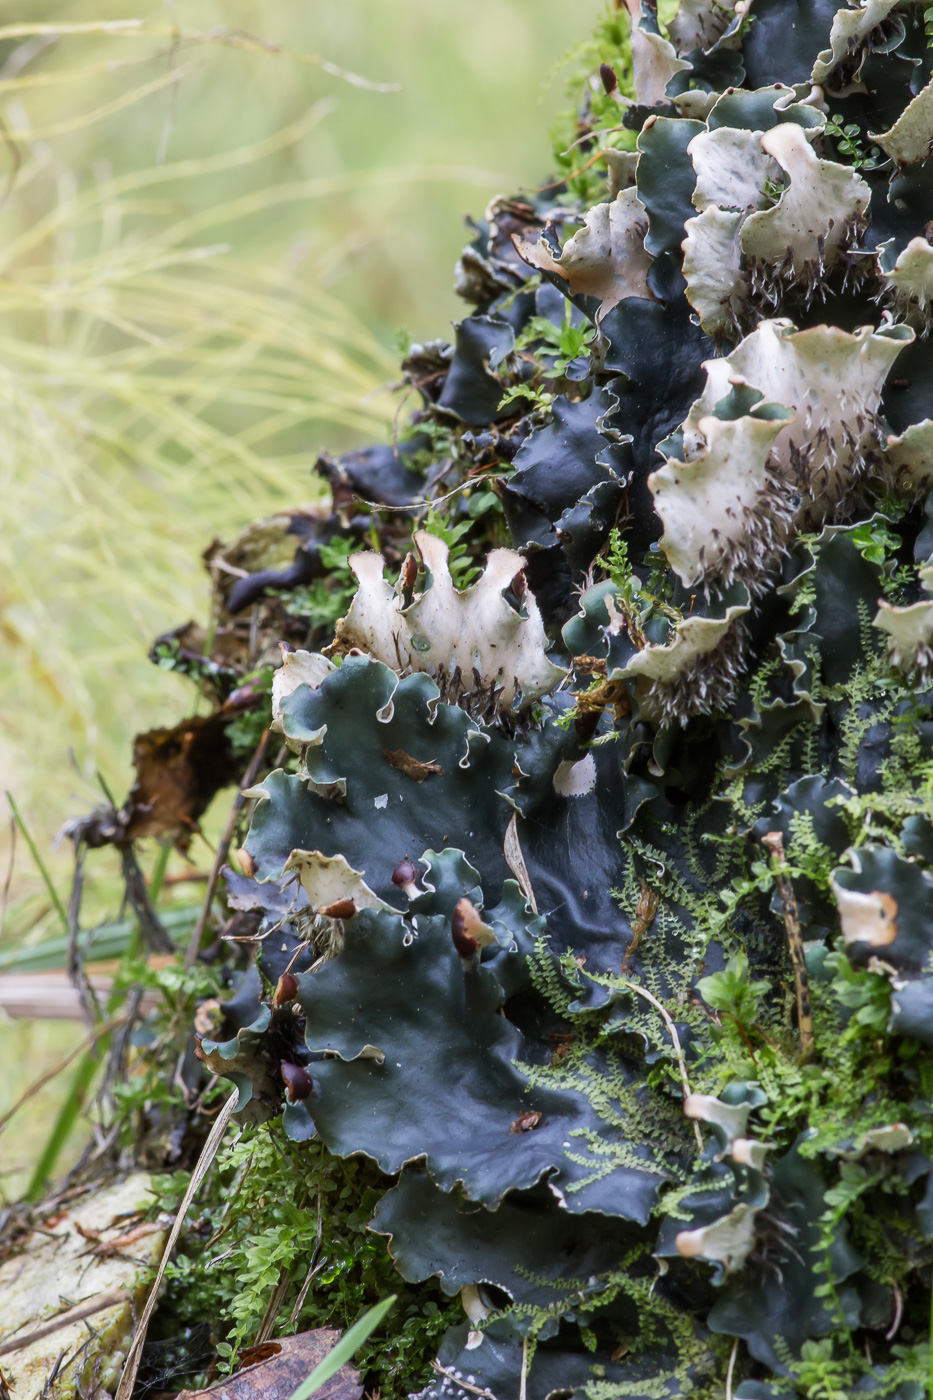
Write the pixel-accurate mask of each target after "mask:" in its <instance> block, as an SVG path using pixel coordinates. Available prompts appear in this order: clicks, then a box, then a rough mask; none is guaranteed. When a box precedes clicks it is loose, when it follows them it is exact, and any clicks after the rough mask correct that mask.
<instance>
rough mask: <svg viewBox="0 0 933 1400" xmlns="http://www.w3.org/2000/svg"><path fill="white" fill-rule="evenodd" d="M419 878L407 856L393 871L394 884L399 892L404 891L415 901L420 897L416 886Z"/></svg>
mask: <svg viewBox="0 0 933 1400" xmlns="http://www.w3.org/2000/svg"><path fill="white" fill-rule="evenodd" d="M417 876H418V872H417V870H416V869H415V867H414V865H413V864H412V862H411V861H410V860H409V859H408V856H406V857H405V859H404V860H400V861H399V863H398V865H397V866H396V867H395V869H394V870H393V871H392V883H393V885H394V886H395V888H396V889H397V890H404V891H405V893H406V894H407V895H408V898H409V899H415V898H416V897H417V895H418V886H417V885H416V884H415V880H416V879H417Z"/></svg>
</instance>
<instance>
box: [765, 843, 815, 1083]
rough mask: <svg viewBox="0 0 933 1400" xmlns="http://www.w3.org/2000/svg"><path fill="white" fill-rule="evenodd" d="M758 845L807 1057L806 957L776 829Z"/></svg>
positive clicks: (809, 1019) (811, 1045) (811, 1042)
mask: <svg viewBox="0 0 933 1400" xmlns="http://www.w3.org/2000/svg"><path fill="white" fill-rule="evenodd" d="M761 844H762V845H763V846H764V848H765V850H766V851H767V852H768V853H769V855H770V856H771V858H772V859H771V868H772V870H773V871H774V883H775V884H776V885H777V892H778V896H779V898H780V901H781V908H782V910H783V911H784V930H785V932H786V934H787V946H788V948H789V949H790V961H791V966H792V967H793V969H794V985H795V987H796V991H797V1030H798V1032H799V1034H800V1054H801V1057H802V1059H804V1060H809V1059H810V1057H811V1055H812V1054H813V1050H814V1037H813V1016H812V1014H811V1011H810V983H809V981H808V979H807V960H806V958H805V957H804V952H803V939H802V938H801V937H800V914H799V913H798V911H797V900H796V897H795V895H794V887H793V885H792V884H791V882H790V876H789V875H788V874H787V870H786V865H787V859H786V857H785V855H784V839H783V837H782V836H781V833H780V832H779V831H769V832H768V833H767V835H766V836H762V838H761Z"/></svg>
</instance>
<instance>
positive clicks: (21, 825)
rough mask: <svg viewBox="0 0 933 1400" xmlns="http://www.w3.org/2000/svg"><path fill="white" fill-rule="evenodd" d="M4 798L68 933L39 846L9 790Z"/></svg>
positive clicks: (66, 916)
mask: <svg viewBox="0 0 933 1400" xmlns="http://www.w3.org/2000/svg"><path fill="white" fill-rule="evenodd" d="M6 800H7V802H9V804H10V810H11V812H12V813H13V820H14V821H15V822H16V825H17V826H18V827H19V829H20V831H21V832H22V836H23V840H24V841H25V842H26V845H27V846H28V847H29V849H30V851H31V852H32V858H33V860H34V861H35V862H36V865H37V866H38V867H39V874H40V875H41V876H42V879H43V880H44V882H45V888H46V889H47V890H48V892H49V898H50V899H51V901H52V903H53V904H54V905H55V908H56V909H57V910H58V917H59V918H60V919H61V921H62V928H63V929H64V930H65V933H66V934H67V933H68V915H67V914H66V913H65V906H64V904H62V902H61V900H60V899H59V896H58V890H57V889H56V888H55V886H54V885H53V884H52V877H51V875H50V874H49V872H48V871H47V870H46V868H45V862H44V861H43V859H42V857H41V856H40V854H39V848H38V846H37V845H36V843H35V841H33V839H32V837H31V836H30V834H29V830H28V828H27V826H26V823H25V822H24V821H23V818H22V817H21V815H20V810H19V808H18V807H17V805H16V803H15V801H14V800H13V794H12V793H11V792H9V791H8V792H7V795H6Z"/></svg>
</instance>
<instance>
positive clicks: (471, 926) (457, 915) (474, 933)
mask: <svg viewBox="0 0 933 1400" xmlns="http://www.w3.org/2000/svg"><path fill="white" fill-rule="evenodd" d="M450 935H451V938H452V939H453V943H454V947H455V948H456V950H457V952H458V953H459V955H460V957H461V958H464V959H467V960H469V959H472V958H474V957H475V956H476V954H477V953H478V952H479V950H480V948H484V947H485V946H486V945H487V943H494V942H495V938H496V935H495V934H494V933H493V931H492V929H491V928H490V927H489V925H488V924H484V923H483V921H482V919H481V918H480V913H479V910H478V909H477V908H476V906H475V904H471V903H470V901H469V900H468V899H467V898H466V896H465V895H464V897H463V898H462V899H459V900H458V901H457V903H456V904H455V905H454V912H453V914H452V915H451V919H450Z"/></svg>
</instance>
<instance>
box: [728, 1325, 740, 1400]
mask: <svg viewBox="0 0 933 1400" xmlns="http://www.w3.org/2000/svg"><path fill="white" fill-rule="evenodd" d="M738 1354H739V1339H738V1337H736V1339H735V1341H734V1342H733V1343H732V1350H731V1352H730V1353H729V1369H728V1371H727V1372H726V1400H732V1373H733V1371H734V1370H735V1358H736V1357H737V1356H738Z"/></svg>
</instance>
